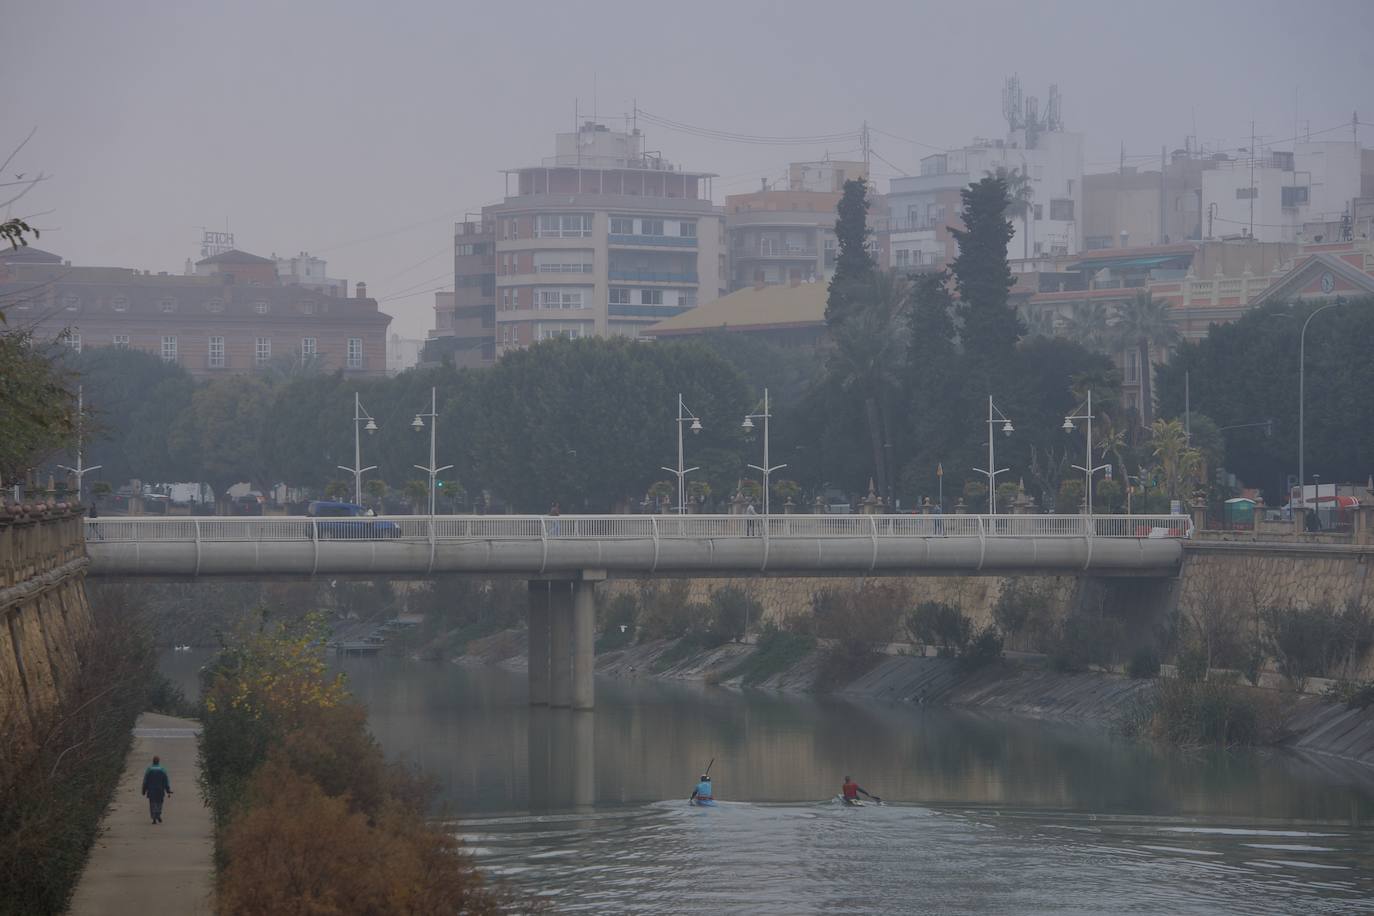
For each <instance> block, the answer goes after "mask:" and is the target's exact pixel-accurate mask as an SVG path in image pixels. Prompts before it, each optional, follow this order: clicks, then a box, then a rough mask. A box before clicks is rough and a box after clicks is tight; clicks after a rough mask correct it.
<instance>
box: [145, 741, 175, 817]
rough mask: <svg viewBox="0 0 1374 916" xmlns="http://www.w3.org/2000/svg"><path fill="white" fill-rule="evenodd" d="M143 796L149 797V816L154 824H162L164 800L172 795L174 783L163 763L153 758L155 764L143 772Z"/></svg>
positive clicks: (155, 757)
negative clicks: (164, 797) (165, 796)
mask: <svg viewBox="0 0 1374 916" xmlns="http://www.w3.org/2000/svg"><path fill="white" fill-rule="evenodd" d="M143 794H144V795H146V796H148V814H149V815H150V816H151V817H152V819H153V823H154V824H161V823H162V798H163V796H164V795H171V794H172V781H171V779H169V778H168V777H167V771H166V770H164V769H163V768H162V761H161V760H159V759H158V757H157V756H156V755H154V756H153V764H152V766H150V767H148V769H146V770H144V771H143Z"/></svg>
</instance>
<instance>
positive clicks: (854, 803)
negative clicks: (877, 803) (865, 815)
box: [835, 795, 864, 808]
mask: <svg viewBox="0 0 1374 916" xmlns="http://www.w3.org/2000/svg"><path fill="white" fill-rule="evenodd" d="M835 800H836V801H837V802H839V803H840V804H842V805H844V806H845V807H847V808H862V807H864V803H863V802H862V801H861V800H860V799H857V798H853V799H850V798H845V797H844V796H843V795H836V796H835Z"/></svg>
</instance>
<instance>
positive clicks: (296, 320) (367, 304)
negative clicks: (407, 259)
mask: <svg viewBox="0 0 1374 916" xmlns="http://www.w3.org/2000/svg"><path fill="white" fill-rule="evenodd" d="M21 250H22V249H21ZM39 254H40V255H42V254H45V253H43V252H39ZM0 261H4V262H5V263H4V264H3V268H2V269H0V309H3V310H4V311H5V312H6V313H7V315H8V317H9V321H10V323H11V324H12V325H20V326H23V327H27V328H32V329H33V330H34V332H35V333H36V334H37V335H38V336H40V337H52V338H59V337H60V338H61V339H62V340H63V341H64V342H65V343H66V344H67V346H70V347H72V348H73V349H76V350H81V349H84V348H86V347H101V346H105V347H109V346H115V347H132V348H135V349H139V350H145V351H147V352H150V353H154V354H156V355H158V356H160V357H161V358H162V359H164V360H166V361H167V362H174V363H178V364H179V365H182V366H184V367H186V369H187V370H188V371H189V372H190V373H191V374H192V375H194V376H197V377H199V378H210V377H214V376H219V375H226V374H233V373H244V372H253V371H259V370H262V369H265V368H268V367H269V366H270V365H281V364H285V365H288V366H289V365H293V364H294V365H302V364H306V365H312V366H317V367H318V368H320V369H322V370H324V371H336V370H337V371H342V372H343V373H345V374H346V375H349V376H359V377H367V376H382V375H385V374H386V331H387V326H388V325H389V324H390V323H391V316H390V315H386V314H383V313H382V312H381V311H379V310H378V308H377V302H376V300H374V299H369V298H368V297H367V287H366V284H363V283H359V284H358V286H357V295H356V297H354V298H345V297H341V296H337V295H329V294H326V293H322V292H320V291H318V290H313V289H307V288H303V287H297V286H287V285H283V284H282V283H281V282H280V281H279V280H278V278H277V268H276V263H275V261H274V260H272V259H269V258H263V257H259V256H257V255H253V254H249V253H247V252H242V251H236V250H231V251H227V252H223V253H221V254H218V255H215V256H213V257H210V258H205V259H202V260H201V261H199V262H198V263H197V264H196V273H195V274H194V275H191V276H185V275H178V274H168V273H165V272H164V273H158V274H153V273H152V272H151V271H139V270H131V269H129V268H123V267H80V266H73V265H71V264H70V263H68V262H64V261H62V260H60V259H59V258H57V257H56V256H52V255H49V256H47V257H38V258H35V257H32V256H28V257H25V258H20V259H7V258H4V257H0Z"/></svg>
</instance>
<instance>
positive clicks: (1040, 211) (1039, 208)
mask: <svg viewBox="0 0 1374 916" xmlns="http://www.w3.org/2000/svg"><path fill="white" fill-rule="evenodd" d="M1032 218H1033V219H1044V218H1045V205H1044V204H1036V205H1035V206H1034V207H1033V208H1032Z"/></svg>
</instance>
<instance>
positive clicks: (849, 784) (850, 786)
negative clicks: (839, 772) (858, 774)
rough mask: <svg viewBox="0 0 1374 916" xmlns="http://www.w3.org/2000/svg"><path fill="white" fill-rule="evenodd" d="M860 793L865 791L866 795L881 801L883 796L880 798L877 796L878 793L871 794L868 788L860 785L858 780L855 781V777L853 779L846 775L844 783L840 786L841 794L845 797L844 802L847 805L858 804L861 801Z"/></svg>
mask: <svg viewBox="0 0 1374 916" xmlns="http://www.w3.org/2000/svg"><path fill="white" fill-rule="evenodd" d="M860 793H863V794H864V795H867V796H868V797H869V798H871V799H873V800H874V801H875V802H880V801H882V799H881V798H879V797H878V796H876V795H872V794H870V793H869V792H868V790H867V789H865V788H864V787H863V786H861V785H859V784H858V783H857V782H855V781H854V780H853V779H851V778H850V777H848V776H846V777H845V778H844V785H843V786H841V787H840V794H841V795H842V796H843V798H844V803H845V804H846V805H857V804H858V803H859V794H860Z"/></svg>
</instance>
